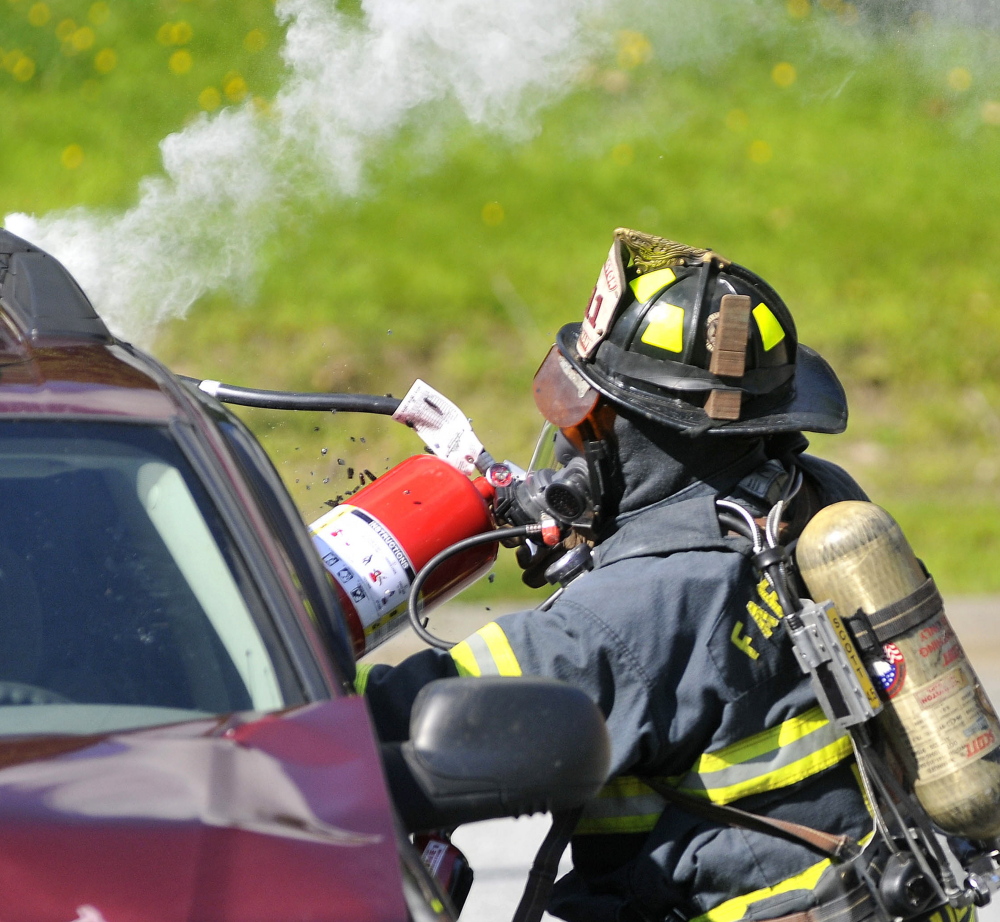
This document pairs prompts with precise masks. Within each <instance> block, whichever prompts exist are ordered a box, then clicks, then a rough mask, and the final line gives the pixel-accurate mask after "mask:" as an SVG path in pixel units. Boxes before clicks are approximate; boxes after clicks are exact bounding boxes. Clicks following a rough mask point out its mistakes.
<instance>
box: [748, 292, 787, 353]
mask: <svg viewBox="0 0 1000 922" xmlns="http://www.w3.org/2000/svg"><path fill="white" fill-rule="evenodd" d="M753 319H754V320H756V321H757V329H758V330H759V331H760V338H761V342H763V344H764V351H765V352H770V351H771V350H772V349H773V348H774V347H775V346H777V345H778V343H780V342H781V341H782V340H783V339H784V338H785V331H784V330H783V329H782V327H781V324H780V323H779V322H778V318H777V317H775V316H774V314H772V313H771V308H769V307H768V306H767V305H766V304H765V303H764V302H763V301H762V302H761V303H760V304H758V305H757V306H756V307H755V308H754V309H753Z"/></svg>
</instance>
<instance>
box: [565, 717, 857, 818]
mask: <svg viewBox="0 0 1000 922" xmlns="http://www.w3.org/2000/svg"><path fill="white" fill-rule="evenodd" d="M851 755H853V750H852V749H851V741H850V739H849V738H848V737H846V736H844V735H842V734H841V733H840V732H839V731H838V730H837V729H836V728H835V727H833V726H832V725H831V724H830V723H829V722H828V721H827V719H826V718H825V717H824V716H823V712H822V711H821V710H820V708H818V707H815V708H812V709H811V710H808V711H806V712H804V713H803V714H800V715H799V716H798V717H793V718H791V719H790V720H786V721H785V722H784V723H781V724H779V725H778V726H777V727H773V728H772V729H770V730H764V731H762V732H761V733H756V734H754V735H753V736H749V737H747V738H746V739H743V740H739V741H738V742H736V743H732V744H731V745H729V746H726V747H725V748H723V749H719V750H716V751H715V752H711V753H706V754H705V755H703V756H702V757H701V758H700V759H698V761H697V762H696V763H695V765H694V767H693V768H692V769H691V771H689V772H688V773H687V774H686V775H683V776H677V777H673V778H661V779H658V780H660V781H663V782H665V783H666V784H669V785H670V786H671V787H675V788H677V790H679V791H681V792H682V793H684V794H688V795H691V796H694V797H702V798H704V799H706V800H710V801H711V802H712V803H716V804H728V803H732V802H733V801H736V800H740V799H741V798H743V797H750V796H751V795H753V794H762V793H764V792H766V791H775V790H778V789H780V788H784V787H789V786H790V785H793V784H795V783H796V782H799V781H802V780H804V779H805V778H808V777H810V776H811V775H815V774H818V773H819V772H821V771H824V770H825V769H827V768H830V767H832V766H833V765H836V764H837V763H838V762H840V761H842V760H843V759H846V758H848V757H849V756H851ZM665 806H666V802H665V801H664V800H663V798H662V797H660V796H659V795H658V794H657V793H656V792H655V791H653V790H652V788H649V787H647V786H646V785H645V784H643V783H642V781H641V780H640V779H639V778H634V777H631V776H623V777H619V778H614V779H612V780H611V781H610V782H609V783H608V784H607V785H605V786H604V788H603V789H602V790H601V792H600V793H599V794H598V795H597V797H596V798H594V799H593V800H591V801H590V802H589V803H588V804H587V805H586V807H585V808H584V813H583V817H582V818H581V820H580V823H579V825H578V826H577V829H576V831H577V833H579V834H580V835H592V834H600V833H615V832H648V831H649V830H651V829H652V828H653V827H654V826H655V825H656V821H657V819H658V818H659V815H660V813H661V812H662V811H663V808H664V807H665Z"/></svg>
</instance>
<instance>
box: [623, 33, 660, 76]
mask: <svg viewBox="0 0 1000 922" xmlns="http://www.w3.org/2000/svg"><path fill="white" fill-rule="evenodd" d="M652 56H653V46H652V45H651V44H650V41H649V39H648V38H646V36H645V35H643V34H642V33H641V32H634V31H632V30H631V29H625V30H623V31H622V32H619V33H618V66H619V67H620V68H622V70H632V69H633V68H635V67H638V66H639V65H640V64H645V63H646V61H648V60H649V59H650V58H651V57H652Z"/></svg>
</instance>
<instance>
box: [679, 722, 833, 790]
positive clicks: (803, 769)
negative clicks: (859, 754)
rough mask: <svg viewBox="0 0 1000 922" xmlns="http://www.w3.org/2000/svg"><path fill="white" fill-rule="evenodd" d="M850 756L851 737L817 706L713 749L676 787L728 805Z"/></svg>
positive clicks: (786, 783) (803, 777)
mask: <svg viewBox="0 0 1000 922" xmlns="http://www.w3.org/2000/svg"><path fill="white" fill-rule="evenodd" d="M852 754H853V750H852V748H851V741H850V739H849V738H848V737H847V736H846V735H844V734H843V733H842V732H841V731H840V730H838V729H837V728H836V727H834V726H833V724H831V723H830V722H829V721H828V720H827V719H826V717H825V716H824V715H823V712H822V710H821V709H820V708H819V707H815V708H812V709H810V710H808V711H806V712H805V713H804V714H800V715H799V716H798V717H793V718H792V719H791V720H786V721H785V722H784V723H781V724H779V725H778V726H777V727H773V728H772V729H770V730H764V731H763V732H761V733H756V734H754V735H753V736H749V737H747V738H746V739H743V740H740V741H739V742H737V743H733V744H732V745H730V746H726V747H725V748H724V749H720V750H718V751H716V752H708V753H705V754H704V755H703V756H702V757H701V758H700V759H698V761H697V762H696V763H695V764H694V767H693V768H692V769H691V771H690V772H688V773H687V774H686V775H684V777H682V778H674V779H671V782H672V783H673V784H674V785H675V786H676V787H677V789H678V790H679V791H682V792H683V793H685V794H691V795H692V796H694V797H703V798H705V799H706V800H710V801H712V803H714V804H728V803H732V802H733V801H734V800H739V799H741V798H743V797H750V796H751V795H753V794H763V793H764V792H766V791H774V790H777V789H778V788H784V787H788V786H789V785H792V784H795V783H796V782H797V781H802V780H803V779H805V778H808V777H809V776H810V775H815V774H818V773H819V772H821V771H823V770H824V769H827V768H830V767H831V766H833V765H836V764H837V763H838V762H841V761H843V760H844V759H846V758H847V757H848V756H850V755H852Z"/></svg>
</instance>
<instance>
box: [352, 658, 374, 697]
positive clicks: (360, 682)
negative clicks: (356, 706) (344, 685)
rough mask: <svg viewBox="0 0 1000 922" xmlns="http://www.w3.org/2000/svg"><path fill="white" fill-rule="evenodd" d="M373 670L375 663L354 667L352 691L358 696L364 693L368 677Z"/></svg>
mask: <svg viewBox="0 0 1000 922" xmlns="http://www.w3.org/2000/svg"><path fill="white" fill-rule="evenodd" d="M374 668H375V663H358V664H357V665H356V666H355V667H354V690H355V691H356V692H357V693H358V694H359V695H363V694H364V693H365V689H366V688H367V687H368V676H369V675H370V674H371V671H372V669H374Z"/></svg>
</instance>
